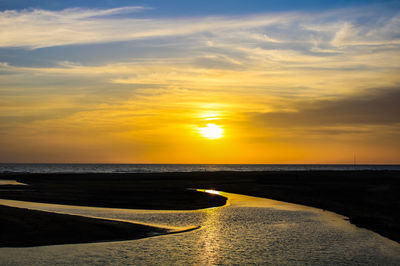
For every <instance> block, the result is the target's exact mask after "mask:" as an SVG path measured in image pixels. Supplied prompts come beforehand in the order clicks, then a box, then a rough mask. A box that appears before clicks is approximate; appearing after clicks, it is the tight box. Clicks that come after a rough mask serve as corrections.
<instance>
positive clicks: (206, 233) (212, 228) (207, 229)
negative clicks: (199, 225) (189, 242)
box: [200, 208, 224, 265]
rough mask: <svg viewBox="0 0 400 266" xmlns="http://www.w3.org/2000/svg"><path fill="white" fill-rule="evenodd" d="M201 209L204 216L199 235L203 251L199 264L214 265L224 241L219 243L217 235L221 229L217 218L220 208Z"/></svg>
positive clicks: (216, 262) (219, 238)
mask: <svg viewBox="0 0 400 266" xmlns="http://www.w3.org/2000/svg"><path fill="white" fill-rule="evenodd" d="M203 211H204V212H205V216H206V217H205V222H204V224H203V227H204V229H203V230H202V236H201V242H202V251H203V252H201V254H200V261H201V265H216V264H218V263H219V261H218V258H219V254H220V252H221V251H220V247H221V246H223V245H224V243H221V239H222V238H221V237H219V234H220V231H221V222H220V219H219V216H220V214H221V210H220V208H211V209H205V210H203Z"/></svg>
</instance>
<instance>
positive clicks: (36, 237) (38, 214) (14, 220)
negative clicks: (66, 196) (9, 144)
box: [0, 205, 170, 247]
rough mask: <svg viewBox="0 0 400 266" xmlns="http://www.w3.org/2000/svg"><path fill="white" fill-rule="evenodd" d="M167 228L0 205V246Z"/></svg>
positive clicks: (119, 236) (134, 235) (125, 236)
mask: <svg viewBox="0 0 400 266" xmlns="http://www.w3.org/2000/svg"><path fill="white" fill-rule="evenodd" d="M169 232H170V230H168V229H164V228H158V227H152V226H146V225H140V224H134V223H127V222H119V221H112V220H105V219H94V218H87V217H82V216H74V215H65V214H55V213H48V212H42V211H35V210H26V209H20V208H13V207H8V206H2V205H0V247H29V246H41V245H55V244H69V243H88V242H102V241H112V240H130V239H138V238H143V237H148V236H153V235H160V234H167V233H169Z"/></svg>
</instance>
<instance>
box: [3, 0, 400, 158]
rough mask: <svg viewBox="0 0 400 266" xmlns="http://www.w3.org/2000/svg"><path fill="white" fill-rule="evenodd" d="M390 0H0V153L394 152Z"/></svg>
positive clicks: (398, 56)
mask: <svg viewBox="0 0 400 266" xmlns="http://www.w3.org/2000/svg"><path fill="white" fill-rule="evenodd" d="M399 103H400V1H368V0H365V1H356V0H350V1H312V0H310V1H289V0H283V1H277V0H271V1H238V0H232V1H227V0H220V1H208V0H207V1H180V0H174V1H161V0H142V1H128V0H121V1H111V0H98V1H94V0H93V1H92V0H91V1H82V0H80V1H77V0H70V1H53V0H51V1H50V0H17V1H15V0H12V1H10V0H0V162H4V163H9V162H20V163H252V164H253V163H254V164H256V163H272V164H278V163H282V164H301V163H315V164H316V163H321V164H325V163H329V164H352V163H353V161H354V156H356V158H357V163H360V164H399V163H400V104H399Z"/></svg>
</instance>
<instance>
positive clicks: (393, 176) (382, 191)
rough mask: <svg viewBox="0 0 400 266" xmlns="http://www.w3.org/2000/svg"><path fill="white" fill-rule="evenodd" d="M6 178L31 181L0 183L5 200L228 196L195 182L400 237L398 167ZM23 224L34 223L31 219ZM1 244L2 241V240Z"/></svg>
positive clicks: (147, 200) (146, 204) (182, 203)
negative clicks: (289, 204)
mask: <svg viewBox="0 0 400 266" xmlns="http://www.w3.org/2000/svg"><path fill="white" fill-rule="evenodd" d="M1 179H8V180H16V181H18V182H20V183H24V184H27V185H24V186H22V185H19V186H16V185H6V186H2V190H1V191H0V198H4V199H14V200H24V201H34V202H47V203H57V204H68V205H79V206H96V207H111V208H127V209H156V210H157V209H158V210H191V209H202V208H209V207H216V206H222V205H224V204H225V203H226V199H225V198H224V197H221V196H219V195H211V194H206V193H201V192H198V191H195V190H193V189H194V188H209V189H216V190H221V191H226V192H232V193H238V194H245V195H251V196H257V197H263V198H270V199H276V200H280V201H286V202H292V203H298V204H302V205H307V206H312V207H317V208H321V209H324V210H329V211H333V212H336V213H339V214H342V215H344V216H347V217H348V218H349V220H350V222H351V223H354V224H355V225H357V226H359V227H364V228H367V229H369V230H372V231H374V232H377V233H379V234H381V235H382V236H385V237H387V238H390V239H392V240H395V241H397V242H399V241H400V226H399V224H400V223H399V221H400V219H399V218H400V217H399V216H400V215H399V213H398V210H399V206H400V197H399V196H398V191H399V188H400V172H399V171H276V172H273V171H270V172H269V171H265V172H189V173H151V174H150V173H149V174H142V173H124V174H106V173H104V174H16V173H14V174H2V175H1ZM17 212H21V213H22V212H26V215H27V217H33V216H31V215H32V213H29V214H28V212H32V211H30V210H23V209H19V210H18V211H15V210H11V209H7V208H6V209H3V210H2V213H3V214H2V215H4V217H8V218H9V219H13V217H18V215H19V214H17ZM42 214H43V215H49V216H52V215H55V214H49V213H42ZM49 218H50V217H49ZM20 222H21V223H24V220H23V219H20ZM86 222H87V221H83V220H79V221H76V223H77V224H78V223H79V224H82V228H85V227H88V228H92V230H93V231H97V232H100V231H102V230H101V229H99V228H98V227H95V226H91V225H90V223H86ZM90 222H94V221H90ZM56 223H59V224H60V225H61V224H63V223H64V222H63V221H62V220H57V222H55V224H56ZM85 223H86V224H85ZM26 224H29V222H28V221H26ZM7 226H9V225H6V227H7ZM21 226H24V225H21ZM111 226H112V227H113V226H114V225H111ZM78 227H80V226H78ZM53 228H54V231H62V230H64V229H63V228H64V227H62V226H60V227H57V226H55V227H53ZM4 230H6V229H4ZM146 230H149V228H147V229H146V228H139V229H138V231H141V232H142V231H143V232H144V233H143V234H141V233H137V234H139V235H140V234H141V237H143V236H145V235H146V233H147V232H148V231H146ZM151 230H153V229H151ZM160 230H165V229H160ZM38 231H40V228H39V229H38ZM71 231H73V230H71ZM21 232H22V231H21ZM76 232H79V231H76ZM163 232H165V231H163ZM77 234H78V233H77ZM20 235H21V238H20V243H24V241H25V242H26V241H27V240H26V239H27V237H28V236H25V238H24V234H23V233H21V234H20ZM69 235H73V234H72V233H71V234H69ZM100 235H101V234H100ZM113 239H120V237H117V236H114V237H112V236H108V238H107V236H103V235H102V236H101V237H99V236H96V237H93V239H86V240H85V241H89V242H94V241H98V240H102V241H104V240H113ZM46 241H47V244H51V243H52V240H51V238H49V239H47V240H43V242H42V243H41V244H46ZM74 241H75V242H76V243H78V242H80V241H81V240H78V239H75V240H71V241H70V242H71V243H74ZM53 242H54V241H53ZM2 245H3V246H4V243H2ZM21 245H22V244H21Z"/></svg>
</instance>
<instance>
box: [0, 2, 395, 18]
mask: <svg viewBox="0 0 400 266" xmlns="http://www.w3.org/2000/svg"><path fill="white" fill-rule="evenodd" d="M377 3H379V4H382V3H385V4H386V5H389V4H390V5H392V6H394V7H397V8H398V7H399V6H400V4H399V1H393V0H381V1H377V0H336V1H321V0H305V1H298V0H249V1H243V0H218V1H215V0H214V1H213V0H203V1H187V0H186V1H185V0H169V1H165V0H141V1H129V0H120V1H113V0H87V1H81V0H66V1H54V0H1V1H0V10H6V9H25V8H37V9H49V10H61V9H65V8H73V7H85V8H102V9H103V8H104V9H106V8H115V7H120V6H137V5H140V6H145V7H150V8H152V9H153V10H152V11H151V12H150V14H151V15H154V16H189V15H216V14H244V13H259V12H276V11H293V10H328V9H332V8H348V7H357V6H364V5H371V4H377Z"/></svg>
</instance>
